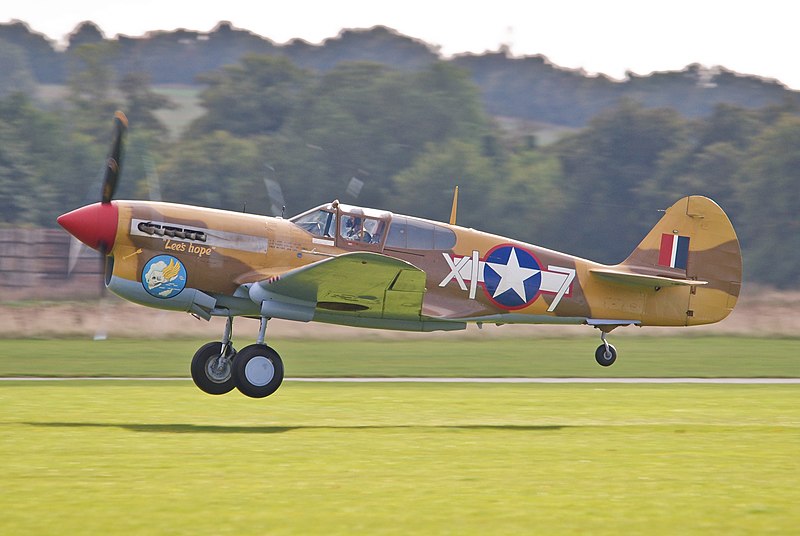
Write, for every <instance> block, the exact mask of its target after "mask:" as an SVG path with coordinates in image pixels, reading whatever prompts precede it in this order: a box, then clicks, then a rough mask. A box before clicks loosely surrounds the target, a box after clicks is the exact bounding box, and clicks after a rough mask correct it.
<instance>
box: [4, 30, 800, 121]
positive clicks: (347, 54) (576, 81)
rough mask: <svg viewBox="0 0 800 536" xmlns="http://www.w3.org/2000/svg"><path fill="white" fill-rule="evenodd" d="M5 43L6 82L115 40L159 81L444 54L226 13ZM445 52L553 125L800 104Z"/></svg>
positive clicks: (406, 64) (419, 62)
mask: <svg viewBox="0 0 800 536" xmlns="http://www.w3.org/2000/svg"><path fill="white" fill-rule="evenodd" d="M0 43H2V47H0V51H2V52H0V65H4V66H6V68H5V69H4V71H5V78H6V82H5V83H4V84H5V85H6V86H8V85H9V84H11V83H12V82H11V81H10V80H11V79H12V77H11V76H9V73H10V72H11V70H12V67H13V71H14V72H16V73H19V74H18V76H17V77H16V78H17V79H19V80H25V78H26V73H27V74H28V75H29V76H28V79H29V81H31V82H35V83H39V84H64V83H66V82H67V80H68V77H69V73H70V69H71V62H75V61H76V60H75V52H76V50H77V49H78V48H79V47H80V46H81V45H85V44H96V43H113V44H114V47H115V51H114V54H113V57H112V58H111V59H110V61H111V63H112V65H113V68H114V69H115V71H116V72H117V75H118V76H120V77H122V76H124V75H126V74H129V73H133V72H144V73H147V74H148V75H149V76H150V79H151V81H152V83H154V84H184V85H186V84H188V85H196V84H198V76H199V75H201V74H203V73H207V72H211V71H215V70H217V69H219V68H220V67H222V66H223V65H229V64H232V63H236V62H237V61H238V60H239V59H240V58H241V57H242V56H243V55H245V54H248V53H258V54H268V55H273V56H280V57H285V58H287V59H289V60H290V61H291V62H292V63H293V64H294V65H296V66H298V67H301V68H303V69H309V70H313V71H318V72H327V71H329V70H331V69H332V68H333V67H335V66H336V65H339V64H341V63H343V62H353V61H370V62H377V63H381V64H384V65H387V66H389V67H391V68H393V69H398V70H407V71H415V70H419V69H421V68H424V67H426V66H429V65H430V64H432V63H435V62H437V61H440V60H442V59H443V58H442V57H441V56H440V54H439V52H438V50H437V49H436V48H435V47H433V46H431V45H429V44H427V43H424V42H422V41H420V40H417V39H414V38H411V37H408V36H404V35H401V34H399V33H397V32H395V31H394V30H391V29H389V28H386V27H380V26H378V27H374V28H371V29H368V30H344V31H342V32H341V33H340V34H339V35H338V36H336V37H333V38H330V39H327V40H325V41H324V42H323V43H321V44H319V45H312V44H309V43H307V42H305V41H302V40H293V41H290V42H288V43H286V44H283V45H279V44H276V43H274V42H273V41H271V40H269V39H267V38H264V37H261V36H259V35H256V34H254V33H252V32H249V31H247V30H243V29H237V28H234V27H233V26H232V25H231V24H230V23H226V22H221V23H220V24H218V25H217V27H216V28H215V29H214V30H212V31H210V32H197V31H189V30H176V31H172V32H163V31H153V32H149V33H148V34H146V35H144V36H142V37H127V36H118V37H116V38H114V39H108V38H106V36H105V35H104V34H103V32H102V30H101V29H100V28H98V27H97V26H96V25H94V24H93V23H91V22H84V23H82V24H81V25H79V26H78V27H77V28H76V29H75V30H74V31H73V33H72V34H70V36H69V39H68V43H67V47H66V49H64V50H57V49H56V47H55V43H53V42H52V41H50V40H49V39H48V38H47V37H46V36H44V35H42V34H39V33H36V32H35V31H34V30H32V29H31V28H29V27H28V26H27V25H26V24H25V23H24V22H18V21H17V22H12V23H9V24H0ZM445 60H446V61H448V62H451V63H452V64H454V65H457V66H458V67H461V68H463V69H466V70H467V72H468V73H469V74H470V76H471V78H472V81H473V82H474V83H475V84H476V85H477V86H478V88H479V89H480V94H481V98H482V101H483V104H484V106H485V108H486V110H487V112H488V113H489V114H491V115H495V116H503V117H513V118H518V119H525V120H531V121H539V122H545V123H550V124H554V125H563V126H572V127H575V126H583V125H585V124H586V123H587V122H588V121H589V119H591V118H592V117H594V116H595V115H597V114H598V113H599V112H601V111H603V110H606V109H608V108H610V107H613V106H615V105H616V104H617V103H618V102H619V101H620V99H625V98H628V99H633V100H635V101H637V102H640V103H642V104H643V105H644V106H646V107H668V108H672V109H675V110H677V111H678V112H680V113H681V114H682V115H684V116H686V117H702V116H706V115H708V114H710V113H711V112H712V110H713V109H714V107H715V106H716V105H717V104H720V103H727V104H732V105H736V106H741V107H745V108H760V107H763V106H766V105H768V104H786V103H793V104H798V103H800V93H798V92H796V91H791V90H789V89H788V88H786V87H785V86H783V85H782V84H780V83H779V82H777V81H774V80H767V79H763V78H759V77H758V76H752V75H741V74H737V73H734V72H732V71H728V70H726V69H724V68H721V67H715V68H706V67H703V66H700V65H696V64H694V65H689V66H687V67H686V68H684V69H683V70H681V71H671V72H658V73H653V74H651V75H649V76H636V75H633V74H630V75H629V76H628V77H627V78H626V79H625V80H622V81H614V80H611V79H610V78H608V77H606V76H602V75H600V76H587V75H586V73H584V72H582V71H580V70H570V69H564V68H561V67H558V66H557V65H553V64H552V63H550V62H549V61H548V60H547V58H545V57H544V56H528V57H512V56H510V55H508V54H507V53H506V52H505V51H502V50H501V51H498V52H491V53H488V52H487V53H484V54H481V55H474V54H467V55H460V56H456V57H454V58H451V59H445ZM9 66H10V67H9ZM14 83H16V84H20V83H23V82H14ZM5 93H8V89H6V90H5V91H4V89H3V84H0V96H2V95H3V94H5Z"/></svg>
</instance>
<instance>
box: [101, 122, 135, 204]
mask: <svg viewBox="0 0 800 536" xmlns="http://www.w3.org/2000/svg"><path fill="white" fill-rule="evenodd" d="M127 129H128V118H127V117H125V114H124V113H122V112H120V111H117V112H115V113H114V141H113V142H112V143H111V151H109V153H108V158H107V159H106V173H105V176H104V177H103V191H102V197H101V198H100V201H101V202H102V203H103V204H104V205H107V204H108V203H111V198H112V197H114V192H115V191H116V190H117V183H118V182H119V174H120V171H121V169H122V160H121V157H122V138H123V136H124V135H125V131H126V130H127Z"/></svg>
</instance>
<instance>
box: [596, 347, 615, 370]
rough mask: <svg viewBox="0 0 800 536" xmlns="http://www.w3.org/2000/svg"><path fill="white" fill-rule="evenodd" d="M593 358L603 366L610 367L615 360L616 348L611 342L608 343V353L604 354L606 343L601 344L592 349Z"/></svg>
mask: <svg viewBox="0 0 800 536" xmlns="http://www.w3.org/2000/svg"><path fill="white" fill-rule="evenodd" d="M594 359H595V361H597V362H598V363H599V364H600V365H602V366H604V367H610V366H611V365H613V364H614V361H616V360H617V349H616V348H614V345H613V344H609V345H608V355H607V354H606V345H605V344H601V345H600V346H598V347H597V350H595V351H594Z"/></svg>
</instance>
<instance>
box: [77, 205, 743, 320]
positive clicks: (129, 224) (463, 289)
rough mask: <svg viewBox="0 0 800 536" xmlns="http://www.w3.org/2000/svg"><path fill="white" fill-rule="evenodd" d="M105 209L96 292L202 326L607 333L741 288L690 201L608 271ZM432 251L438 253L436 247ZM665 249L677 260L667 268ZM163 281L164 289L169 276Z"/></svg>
mask: <svg viewBox="0 0 800 536" xmlns="http://www.w3.org/2000/svg"><path fill="white" fill-rule="evenodd" d="M112 205H113V206H114V207H115V209H116V213H117V228H116V236H115V237H114V239H113V247H112V248H111V249H110V251H108V255H109V256H110V257H111V258H112V259H113V269H112V270H111V272H110V273H109V274H107V276H106V277H107V283H108V286H109V288H110V289H111V290H112V291H114V292H115V293H117V294H119V295H120V296H122V297H123V298H126V299H128V300H131V301H134V302H137V303H141V304H143V305H147V306H152V307H158V308H162V309H172V310H182V311H188V312H191V313H193V314H196V315H198V316H200V317H203V318H206V319H208V318H210V317H211V316H238V315H244V316H251V317H270V318H286V319H289V320H298V321H311V320H314V321H322V322H330V323H337V324H345V325H354V326H364V327H375V328H387V329H403V330H417V331H431V330H453V329H463V328H464V327H465V326H466V323H467V322H492V323H497V324H505V323H567V324H589V325H593V326H596V327H598V328H600V329H601V330H603V331H604V332H608V331H610V330H611V329H614V328H615V327H618V326H623V325H641V326H685V325H696V324H708V323H713V322H718V321H720V320H722V319H723V318H725V317H726V316H727V315H728V314H729V313H730V312H731V310H733V307H734V306H735V304H736V301H737V298H738V295H739V290H740V286H741V276H742V263H741V252H740V249H739V243H738V240H737V238H736V234H735V232H734V230H733V227H732V225H731V223H730V221H729V220H728V218H727V216H726V215H725V213H724V212H723V211H722V209H721V208H720V207H719V206H718V205H717V204H716V203H714V202H713V201H711V200H710V199H708V198H705V197H702V196H690V197H685V198H683V199H681V200H679V201H677V202H676V203H675V204H674V205H673V206H672V207H670V208H669V209H667V211H666V213H665V214H664V216H663V217H662V219H661V220H660V221H659V222H658V224H657V225H656V226H655V227H654V228H653V229H652V230H651V231H650V233H649V234H648V235H647V236H646V237H645V238H644V240H643V241H642V242H641V244H639V246H638V247H637V248H636V249H635V250H634V251H633V252H632V253H631V255H630V256H629V257H628V259H626V260H625V261H623V262H622V263H620V264H618V265H615V266H608V265H603V264H598V263H594V262H591V261H588V260H584V259H581V258H578V257H574V256H570V255H567V254H564V253H559V252H556V251H552V250H548V249H544V248H541V247H538V246H535V245H532V244H526V243H523V242H518V241H515V240H511V239H508V238H505V237H502V236H496V235H491V234H487V233H483V232H480V231H477V230H474V229H466V228H463V227H459V226H456V225H448V224H445V223H438V222H430V221H426V220H421V219H417V218H411V217H404V216H400V215H393V214H391V213H389V212H384V211H377V210H371V209H365V208H359V207H351V206H346V205H342V204H339V203H338V202H333V203H330V204H327V205H323V206H321V207H317V208H316V209H312V210H311V211H309V212H307V213H305V214H304V215H300V216H298V217H295V218H293V219H292V220H286V219H282V218H274V217H266V216H258V215H252V214H242V213H235V212H228V211H221V210H214V209H208V208H200V207H192V206H186V205H179V204H170V203H156V202H146V201H122V200H120V201H113V202H112ZM93 206H99V204H98V205H92V206H90V207H93ZM90 207H84V208H83V209H78V211H81V210H84V209H86V208H90ZM78 211H75V212H78ZM325 212H327V213H330V214H332V215H333V216H332V217H331V218H332V220H333V223H332V226H331V227H330V228H329V229H327V232H324V231H323V230H322V229H321V227H319V226H317V227H315V226H314V225H313V224H312V225H311V227H310V228H309V226H308V223H307V222H304V218H303V217H304V216H305V217H306V219H308V218H312V219H313V217H316V216H318V215H320V214H321V213H325ZM67 216H68V215H67ZM323 216H324V214H323ZM348 217H349V218H351V219H347V221H348V222H352V221H353V220H352V218H357V219H358V218H361V221H362V224H365V222H366V221H367V220H368V219H371V220H372V223H376V222H377V226H380V228H381V236H378V235H377V233H376V235H375V236H373V237H372V238H373V240H372V241H371V242H369V243H367V242H365V241H363V238H364V235H363V234H362V235H361V236H360V237H359V236H354V237H347V236H345V232H344V231H345V228H344V221H345V219H346V218H348ZM295 222H298V223H295ZM408 222H411V223H408ZM406 224H407V225H409V227H407V231H408V233H411V232H412V231H413V232H422V233H423V234H424V235H425V236H424V237H423V239H422V242H420V243H411V244H409V243H408V242H407V241H406V243H405V245H403V243H402V241H403V240H406V239H405V238H403V237H402V233H401V232H395V231H397V230H398V229H401V227H403V226H404V225H406ZM304 226H305V228H304ZM392 226H395V229H394V230H393V229H392ZM412 227H413V229H412ZM428 229H430V230H431V235H430V236H433V241H431V240H430V239H429V236H428V234H427V233H428ZM390 235H391V236H393V237H394V238H393V239H391V240H390V239H389V238H388V237H390ZM398 237H400V240H401V242H400V245H398ZM407 237H408V240H411V238H410V234H408V235H407ZM673 237H674V240H673ZM437 241H438V242H437ZM440 242H441V243H443V244H444V245H445V246H446V247H443V248H440V247H437V246H440ZM420 244H422V246H423V247H420ZM665 244H666V245H665ZM670 244H676V246H675V247H676V248H677V249H678V251H677V253H675V251H673V252H672V258H671V262H667V261H666V259H667V257H669V253H670V251H668V248H669V246H670ZM90 245H92V244H90ZM95 245H96V244H95ZM95 245H92V246H93V247H95ZM665 248H667V249H666V250H665ZM680 248H684V249H683V250H681V249H680ZM687 248H688V249H687ZM159 256H167V257H161V258H160V259H156V257H159ZM170 259H176V260H177V261H178V262H179V263H180V265H182V267H183V269H184V270H185V272H181V273H185V281H181V287H180V288H179V289H175V290H178V292H177V293H175V292H174V291H173V292H167V291H165V292H164V294H165V295H169V297H162V296H159V295H158V294H157V293H154V292H153V291H154V290H157V288H151V289H149V290H148V288H147V285H149V284H150V283H149V282H153V283H152V285H155V286H156V287H157V285H158V282H157V281H159V279H158V277H160V276H161V275H163V274H161V273H160V272H158V270H157V269H155V268H153V265H154V263H152V262H151V261H156V260H160V261H163V264H157V263H156V268H158V269H161V270H162V272H163V270H164V269H165V266H167V265H168V262H171V261H170ZM148 263H150V264H149V265H148ZM148 266H149V267H150V268H149V270H146V268H147V267H148ZM169 270H170V271H169V275H170V276H171V277H172V278H173V279H174V278H175V277H176V276H175V275H173V274H175V273H176V271H177V266H176V265H175V263H173V264H172V266H171V267H169ZM148 273H149V275H148ZM181 277H183V276H181ZM143 279H145V282H144V283H143ZM152 285H151V286H152Z"/></svg>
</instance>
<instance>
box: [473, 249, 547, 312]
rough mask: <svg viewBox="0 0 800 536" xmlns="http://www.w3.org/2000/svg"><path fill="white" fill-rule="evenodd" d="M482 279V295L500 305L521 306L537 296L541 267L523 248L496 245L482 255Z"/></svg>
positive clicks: (505, 306)
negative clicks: (484, 293)
mask: <svg viewBox="0 0 800 536" xmlns="http://www.w3.org/2000/svg"><path fill="white" fill-rule="evenodd" d="M484 263H485V264H484V268H483V283H484V289H485V290H486V295H487V296H488V297H489V299H490V300H492V301H493V302H494V303H496V304H497V305H498V306H500V307H502V308H504V309H521V308H523V307H526V306H528V305H530V304H531V303H533V301H534V300H536V298H537V297H538V296H539V289H540V287H541V284H542V269H541V267H540V266H539V263H538V262H537V260H536V259H535V258H534V256H533V255H532V254H531V253H530V252H529V251H527V250H525V249H522V248H518V247H515V246H511V245H504V246H498V247H496V248H494V249H492V250H491V251H489V253H488V254H487V255H486V258H485V260H484Z"/></svg>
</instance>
